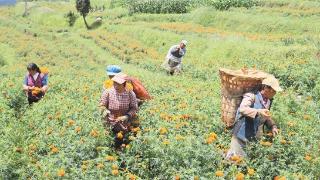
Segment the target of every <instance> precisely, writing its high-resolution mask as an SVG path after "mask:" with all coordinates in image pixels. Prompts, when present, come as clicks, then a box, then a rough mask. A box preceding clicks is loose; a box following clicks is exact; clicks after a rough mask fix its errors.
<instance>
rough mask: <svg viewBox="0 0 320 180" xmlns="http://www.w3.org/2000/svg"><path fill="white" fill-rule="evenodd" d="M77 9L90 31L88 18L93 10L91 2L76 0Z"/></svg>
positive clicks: (88, 0)
mask: <svg viewBox="0 0 320 180" xmlns="http://www.w3.org/2000/svg"><path fill="white" fill-rule="evenodd" d="M76 8H77V11H78V12H79V13H80V15H81V16H82V17H83V21H84V23H85V25H86V27H87V29H90V27H89V25H88V23H87V21H86V16H87V14H88V13H89V11H90V9H91V6H90V0H76Z"/></svg>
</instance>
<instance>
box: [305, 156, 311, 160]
mask: <svg viewBox="0 0 320 180" xmlns="http://www.w3.org/2000/svg"><path fill="white" fill-rule="evenodd" d="M304 159H305V160H307V161H310V160H311V159H312V157H311V156H309V155H306V156H305V157H304Z"/></svg>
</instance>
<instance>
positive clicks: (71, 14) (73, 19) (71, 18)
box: [65, 11, 78, 26]
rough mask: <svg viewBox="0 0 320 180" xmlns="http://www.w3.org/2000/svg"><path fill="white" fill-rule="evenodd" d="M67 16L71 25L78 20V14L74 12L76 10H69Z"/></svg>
mask: <svg viewBox="0 0 320 180" xmlns="http://www.w3.org/2000/svg"><path fill="white" fill-rule="evenodd" d="M65 18H66V19H67V22H68V24H69V26H73V25H74V23H75V22H76V20H77V18H78V16H77V15H75V14H74V12H72V11H69V12H68V13H67V14H66V15H65Z"/></svg>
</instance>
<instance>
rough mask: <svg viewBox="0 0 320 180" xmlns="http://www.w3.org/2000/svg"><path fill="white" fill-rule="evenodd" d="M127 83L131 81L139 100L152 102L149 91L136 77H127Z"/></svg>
mask: <svg viewBox="0 0 320 180" xmlns="http://www.w3.org/2000/svg"><path fill="white" fill-rule="evenodd" d="M125 79H126V80H127V81H130V82H131V84H132V86H133V92H134V93H135V94H136V96H137V98H138V99H140V100H150V99H151V96H150V94H149V93H148V91H147V89H146V88H145V87H144V86H143V85H142V83H141V81H140V80H139V79H137V78H134V77H129V76H127V77H126V78H125Z"/></svg>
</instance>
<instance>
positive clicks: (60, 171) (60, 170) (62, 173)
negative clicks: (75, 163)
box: [57, 169, 66, 177]
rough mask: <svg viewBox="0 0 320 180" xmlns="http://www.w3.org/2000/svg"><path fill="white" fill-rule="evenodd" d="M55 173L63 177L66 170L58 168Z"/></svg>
mask: <svg viewBox="0 0 320 180" xmlns="http://www.w3.org/2000/svg"><path fill="white" fill-rule="evenodd" d="M57 174H58V176H59V177H63V176H65V174H66V172H65V171H64V169H59V170H58V173H57Z"/></svg>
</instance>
